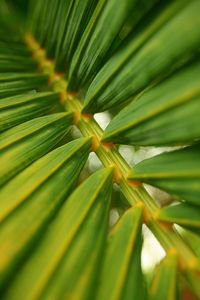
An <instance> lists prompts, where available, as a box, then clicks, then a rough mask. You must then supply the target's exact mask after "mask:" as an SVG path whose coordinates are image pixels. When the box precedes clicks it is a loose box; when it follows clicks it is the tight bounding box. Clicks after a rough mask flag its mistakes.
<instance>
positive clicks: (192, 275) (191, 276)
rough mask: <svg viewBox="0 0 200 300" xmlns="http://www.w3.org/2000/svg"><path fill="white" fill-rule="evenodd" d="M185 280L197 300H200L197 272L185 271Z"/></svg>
mask: <svg viewBox="0 0 200 300" xmlns="http://www.w3.org/2000/svg"><path fill="white" fill-rule="evenodd" d="M185 275H186V278H187V280H188V281H189V283H190V286H191V288H192V290H193V291H194V293H195V294H196V296H197V297H198V298H196V299H199V298H200V285H199V282H200V274H199V271H195V270H187V272H186V274H185Z"/></svg>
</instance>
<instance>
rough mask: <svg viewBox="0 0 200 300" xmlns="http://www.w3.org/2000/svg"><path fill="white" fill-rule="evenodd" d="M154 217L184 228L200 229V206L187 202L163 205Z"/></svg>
mask: <svg viewBox="0 0 200 300" xmlns="http://www.w3.org/2000/svg"><path fill="white" fill-rule="evenodd" d="M156 217H157V219H158V220H160V221H164V222H171V223H176V224H179V225H181V226H184V227H186V228H191V229H192V228H194V229H196V228H198V229H200V208H199V207H196V206H193V205H190V204H187V203H180V204H175V205H171V206H167V207H164V208H162V209H161V210H160V211H159V213H158V214H157V215H156Z"/></svg>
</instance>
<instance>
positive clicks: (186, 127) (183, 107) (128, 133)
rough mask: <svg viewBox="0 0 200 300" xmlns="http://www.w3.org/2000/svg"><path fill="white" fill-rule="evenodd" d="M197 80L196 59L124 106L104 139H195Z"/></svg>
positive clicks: (199, 132) (199, 66)
mask: <svg viewBox="0 0 200 300" xmlns="http://www.w3.org/2000/svg"><path fill="white" fill-rule="evenodd" d="M199 3H200V2H199ZM199 82H200V63H194V64H192V65H191V66H190V67H187V68H184V69H183V70H181V71H180V72H178V73H176V74H175V75H174V76H172V77H170V78H169V79H167V80H166V81H164V82H163V83H161V84H160V85H158V86H156V87H154V88H152V89H151V90H149V91H147V92H146V93H144V94H143V95H141V96H140V97H139V98H138V99H137V100H136V101H133V102H132V103H131V104H130V105H128V106H127V107H125V108H124V109H123V110H122V111H121V112H120V113H119V114H118V115H117V116H116V117H115V118H114V119H113V120H112V121H111V123H110V124H109V125H108V127H107V128H106V130H105V134H104V140H105V141H108V140H112V142H116V143H122V144H124V143H127V144H132V145H140V146H142V145H143V146H148V145H177V144H186V143H188V142H193V141H194V140H196V139H199V138H200V126H199V115H200V105H199V103H200V85H199Z"/></svg>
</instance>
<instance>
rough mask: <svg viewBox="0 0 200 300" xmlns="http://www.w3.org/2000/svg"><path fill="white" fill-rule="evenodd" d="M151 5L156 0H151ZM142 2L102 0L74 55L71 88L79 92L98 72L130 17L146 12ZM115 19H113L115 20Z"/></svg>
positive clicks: (70, 78)
mask: <svg viewBox="0 0 200 300" xmlns="http://www.w3.org/2000/svg"><path fill="white" fill-rule="evenodd" d="M148 2H149V6H151V5H152V2H154V0H153V1H152V0H151V1H148ZM142 8H143V7H141V6H140V4H139V1H133V0H123V1H116V0H109V1H106V0H100V1H99V2H98V5H97V7H96V9H95V11H94V13H93V15H92V17H91V19H90V21H89V23H88V25H87V27H86V29H85V31H84V33H83V35H82V38H81V40H80V43H79V45H78V48H77V50H76V52H75V54H74V56H73V58H72V62H71V65H70V70H69V86H68V89H69V90H72V91H77V89H79V88H80V87H82V86H83V85H85V84H86V83H87V82H88V81H91V79H92V78H93V77H94V75H96V74H97V72H98V71H99V69H100V68H101V67H102V64H103V63H104V62H105V60H106V59H108V55H109V49H110V47H111V45H112V43H113V41H114V39H115V38H116V36H117V35H118V33H119V32H120V30H121V28H122V26H123V24H124V23H125V21H126V20H127V17H128V16H129V15H130V14H131V13H132V18H134V13H135V14H136V15H137V19H136V20H138V14H139V15H142V14H143V12H144V11H143V9H142ZM111 20H112V21H111Z"/></svg>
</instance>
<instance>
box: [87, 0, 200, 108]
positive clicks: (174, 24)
mask: <svg viewBox="0 0 200 300" xmlns="http://www.w3.org/2000/svg"><path fill="white" fill-rule="evenodd" d="M199 9H200V2H199V1H196V0H191V1H185V0H183V1H172V3H171V4H170V5H169V7H168V8H166V9H164V10H163V11H161V13H159V14H158V17H157V18H155V20H153V21H152V20H151V21H152V22H151V23H150V24H147V25H146V28H145V29H144V30H143V31H141V32H140V33H139V34H138V35H137V36H136V37H135V36H134V37H133V39H131V41H130V42H129V43H128V45H127V43H125V46H124V48H123V49H119V51H118V52H117V53H116V54H115V55H114V56H113V57H112V58H111V59H110V60H109V61H108V62H107V63H106V64H105V66H104V67H103V68H102V69H101V70H100V72H99V73H98V74H97V76H96V77H95V79H94V80H93V82H92V84H91V86H90V87H89V89H88V92H87V94H86V96H85V100H86V102H85V106H84V112H89V113H95V112H100V111H104V110H107V109H109V108H112V107H113V106H114V105H119V104H122V103H123V104H124V103H125V102H126V101H128V100H130V98H131V97H133V96H134V95H136V94H138V93H139V92H141V91H142V90H144V89H145V88H146V87H148V86H149V85H152V84H155V83H156V82H158V81H160V80H161V79H163V78H164V77H166V76H167V75H168V74H169V73H171V72H172V71H174V70H175V69H177V68H178V67H180V65H182V64H183V63H185V62H186V61H187V60H189V59H190V58H191V56H192V55H193V54H194V53H196V52H197V51H198V49H199V46H200V43H199V40H200V19H199V13H198V12H199Z"/></svg>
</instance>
